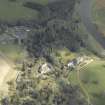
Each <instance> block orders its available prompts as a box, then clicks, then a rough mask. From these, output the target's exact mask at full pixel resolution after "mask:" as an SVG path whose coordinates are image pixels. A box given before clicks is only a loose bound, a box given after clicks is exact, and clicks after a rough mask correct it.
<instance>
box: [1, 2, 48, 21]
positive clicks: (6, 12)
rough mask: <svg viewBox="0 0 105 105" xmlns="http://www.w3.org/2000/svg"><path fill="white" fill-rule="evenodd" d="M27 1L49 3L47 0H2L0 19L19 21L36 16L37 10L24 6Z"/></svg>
mask: <svg viewBox="0 0 105 105" xmlns="http://www.w3.org/2000/svg"><path fill="white" fill-rule="evenodd" d="M26 1H33V2H37V3H40V4H46V3H47V0H14V1H12V0H0V20H1V21H17V20H19V19H25V20H30V19H34V18H36V17H37V11H35V10H32V9H29V8H26V7H24V6H23V4H24V3H25V2H26Z"/></svg>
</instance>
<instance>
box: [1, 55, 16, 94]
mask: <svg viewBox="0 0 105 105" xmlns="http://www.w3.org/2000/svg"><path fill="white" fill-rule="evenodd" d="M14 67H15V65H14V64H13V62H11V61H9V60H7V59H5V58H4V57H3V56H2V54H0V94H2V95H6V94H8V85H7V82H8V81H10V80H12V79H15V78H16V75H17V71H15V70H14V69H13V68H14Z"/></svg>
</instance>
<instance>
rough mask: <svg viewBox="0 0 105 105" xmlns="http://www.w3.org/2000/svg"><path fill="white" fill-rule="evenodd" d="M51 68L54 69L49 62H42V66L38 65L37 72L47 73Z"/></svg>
mask: <svg viewBox="0 0 105 105" xmlns="http://www.w3.org/2000/svg"><path fill="white" fill-rule="evenodd" d="M53 70H54V69H53V67H52V65H51V64H49V63H44V64H43V65H42V66H40V67H39V70H38V72H39V73H40V74H47V73H50V72H52V71H53Z"/></svg>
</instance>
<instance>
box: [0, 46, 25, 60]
mask: <svg viewBox="0 0 105 105" xmlns="http://www.w3.org/2000/svg"><path fill="white" fill-rule="evenodd" d="M0 52H2V53H3V54H4V56H5V57H7V58H9V59H11V60H13V61H15V62H16V61H21V60H22V59H23V58H24V57H25V56H26V51H25V50H24V49H23V48H22V47H19V46H18V45H15V44H14V45H13V44H8V45H0Z"/></svg>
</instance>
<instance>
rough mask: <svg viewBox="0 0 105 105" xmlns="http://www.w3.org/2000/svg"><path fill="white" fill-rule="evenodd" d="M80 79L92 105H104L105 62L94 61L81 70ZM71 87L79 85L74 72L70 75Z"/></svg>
mask: <svg viewBox="0 0 105 105" xmlns="http://www.w3.org/2000/svg"><path fill="white" fill-rule="evenodd" d="M80 79H81V81H82V84H83V86H84V88H85V90H86V91H87V93H88V94H89V97H90V101H91V102H92V103H93V104H94V105H105V61H100V60H97V61H94V62H93V63H91V64H89V65H88V66H87V67H86V68H84V69H83V70H81V72H80ZM70 81H71V83H72V84H73V85H79V84H78V79H77V77H76V71H72V73H71V74H70Z"/></svg>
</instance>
